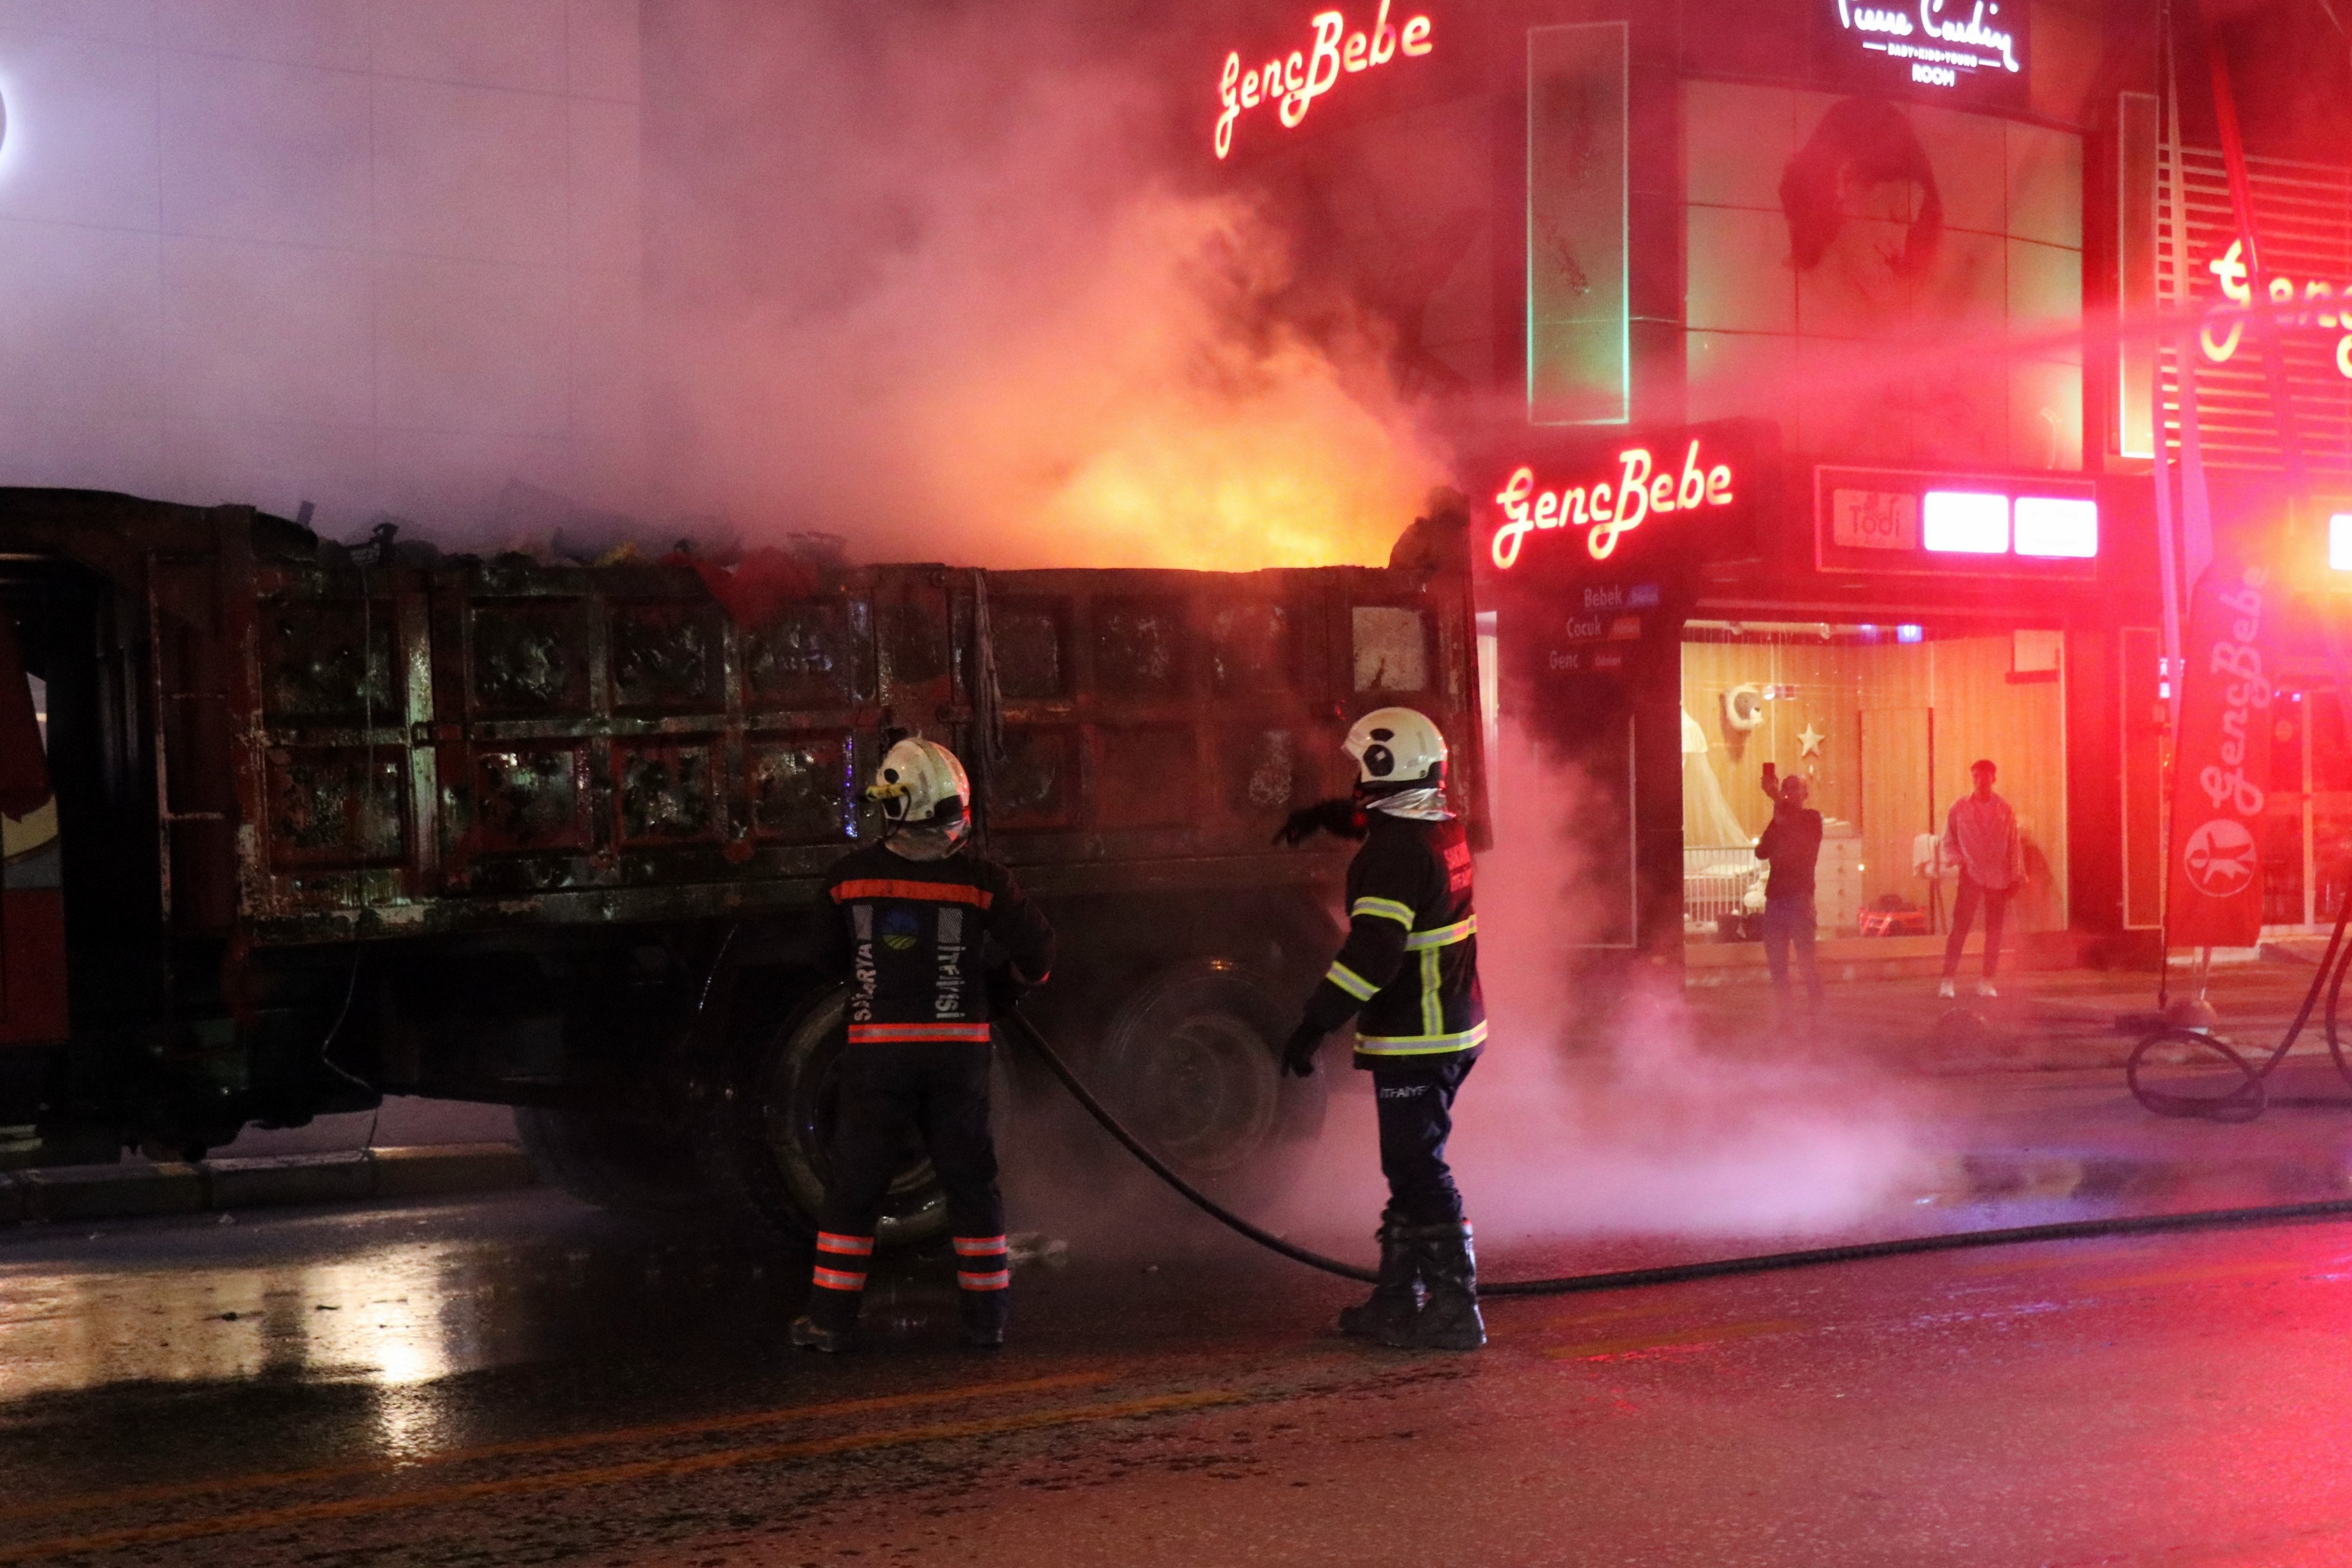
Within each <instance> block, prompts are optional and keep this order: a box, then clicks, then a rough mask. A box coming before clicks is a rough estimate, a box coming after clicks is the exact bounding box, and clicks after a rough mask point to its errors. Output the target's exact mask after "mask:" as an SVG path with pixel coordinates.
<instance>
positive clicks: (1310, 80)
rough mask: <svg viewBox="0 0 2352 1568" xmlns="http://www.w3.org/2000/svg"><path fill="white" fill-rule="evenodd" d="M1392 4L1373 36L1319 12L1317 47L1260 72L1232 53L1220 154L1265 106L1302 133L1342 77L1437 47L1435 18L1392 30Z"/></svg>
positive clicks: (1386, 1) (1221, 84) (1384, 4)
mask: <svg viewBox="0 0 2352 1568" xmlns="http://www.w3.org/2000/svg"><path fill="white" fill-rule="evenodd" d="M1391 3H1392V0H1381V11H1380V16H1379V18H1378V19H1377V20H1375V21H1374V22H1373V24H1372V26H1371V29H1370V31H1369V32H1360V33H1350V32H1349V31H1348V19H1347V17H1346V16H1344V15H1342V14H1341V13H1339V12H1338V11H1320V12H1318V13H1317V14H1316V15H1315V16H1314V18H1313V19H1312V22H1311V23H1310V25H1311V26H1313V27H1314V29H1315V42H1314V44H1313V45H1312V46H1311V47H1307V48H1305V49H1293V50H1291V51H1290V53H1289V54H1288V55H1287V56H1283V55H1277V56H1276V57H1275V58H1273V59H1270V60H1268V61H1266V62H1265V65H1263V66H1260V67H1258V68H1256V69H1255V70H1246V71H1245V70H1244V69H1243V68H1242V56H1241V51H1240V50H1239V49H1236V50H1234V52H1233V53H1232V54H1229V55H1227V56H1226V57H1225V69H1224V74H1223V76H1222V77H1221V78H1220V79H1218V82H1217V101H1218V102H1219V103H1220V104H1221V105H1223V110H1222V111H1221V112H1220V113H1219V114H1218V115H1217V132H1216V137H1215V145H1216V150H1217V156H1218V157H1220V158H1223V157H1224V156H1225V155H1226V154H1227V153H1231V152H1232V151H1233V150H1234V126H1235V125H1236V124H1237V123H1239V122H1240V120H1241V117H1242V116H1243V115H1244V113H1246V112H1247V111H1249V110H1253V109H1255V108H1256V107H1258V105H1260V104H1262V103H1271V104H1273V105H1275V106H1276V115H1277V116H1278V117H1279V118H1280V119H1281V121H1282V123H1283V127H1284V129H1286V130H1291V131H1296V130H1297V129H1298V127H1299V125H1300V124H1301V123H1302V122H1304V121H1305V120H1306V119H1307V110H1309V109H1311V108H1313V107H1314V105H1315V100H1317V99H1318V98H1320V97H1322V96H1323V95H1324V94H1325V93H1327V92H1328V91H1330V90H1331V89H1333V88H1334V87H1336V86H1338V85H1339V78H1340V76H1341V75H1342V74H1346V75H1350V76H1352V75H1354V74H1356V73H1357V72H1360V71H1368V70H1370V69H1372V68H1375V67H1379V66H1384V65H1387V64H1388V63H1389V62H1390V61H1391V60H1392V59H1394V58H1397V57H1398V56H1399V55H1403V56H1405V57H1407V58H1420V57H1421V56H1423V55H1426V54H1428V53H1430V52H1431V51H1432V50H1433V49H1434V48H1435V47H1437V46H1436V45H1435V44H1434V43H1433V41H1432V40H1431V38H1430V21H1429V18H1428V17H1426V16H1414V17H1411V18H1409V19H1408V20H1407V21H1406V22H1405V23H1404V25H1403V26H1391V25H1390V23H1389V6H1390V5H1391ZM1343 38H1344V40H1345V41H1344V42H1343V41H1342V39H1343Z"/></svg>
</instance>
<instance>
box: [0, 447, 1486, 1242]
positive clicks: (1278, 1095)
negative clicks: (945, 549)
mask: <svg viewBox="0 0 2352 1568" xmlns="http://www.w3.org/2000/svg"><path fill="white" fill-rule="evenodd" d="M1433 537H1434V538H1436V539H1438V540H1439V541H1441V547H1440V548H1438V549H1436V550H1434V551H1432V549H1431V547H1430V543H1429V541H1430V539H1431V538H1433ZM1414 539H1415V550H1416V552H1417V553H1420V554H1421V555H1423V557H1424V559H1423V561H1422V563H1420V564H1418V565H1416V566H1414V567H1412V568H1391V569H1370V568H1316V569H1298V570H1275V571H1263V572H1251V573H1236V574H1217V573H1195V572H1173V571H1141V570H1066V571H1024V572H987V571H977V570H970V569H958V568H949V567H944V566H938V565H879V566H868V567H846V566H843V565H841V564H840V563H838V562H837V561H827V560H824V559H822V558H818V559H813V560H800V559H797V558H793V557H787V556H785V555H782V554H780V553H777V552H762V553H761V554H760V555H758V556H755V557H754V558H752V559H751V560H748V561H747V562H745V563H743V565H742V566H741V567H740V568H739V569H737V570H735V571H733V572H731V573H724V572H716V571H714V570H712V569H711V568H709V567H707V566H702V565H698V564H697V563H695V562H693V561H692V560H691V559H690V558H688V557H675V558H672V559H670V560H668V561H666V562H662V563H652V562H646V561H642V560H630V561H625V562H619V563H613V564H606V565H595V566H587V565H570V564H544V563H540V562H537V561H533V560H530V559H528V558H525V557H522V556H514V555H509V556H499V557H490V558H475V557H447V558H444V557H442V556H440V555H439V553H438V552H436V551H434V550H433V549H431V548H430V547H428V546H422V545H416V544H411V543H404V542H399V541H397V540H396V539H394V538H393V537H392V536H390V535H389V534H384V533H380V535H379V537H378V539H377V540H376V541H375V542H373V543H372V544H371V545H369V546H367V547H364V548H362V549H359V550H356V551H354V550H348V549H346V548H344V547H342V546H340V545H336V544H333V543H331V542H323V541H320V539H318V538H317V537H315V536H314V535H312V534H311V533H310V531H307V530H305V529H302V528H299V527H297V526H296V525H294V524H292V523H290V522H287V521H283V520H281V519H276V518H271V517H268V516H267V515H263V514H259V513H256V512H254V511H252V510H248V509H245V508H236V507H223V508H216V509H210V510H196V509H191V508H185V507H177V506H171V505H165V504H162V503H154V502H148V501H141V500H131V499H130V498H126V497H120V496H110V495H101V494H94V493H89V492H76V491H37V490H8V491H0V605H5V609H6V611H7V612H8V613H9V614H10V615H11V616H12V617H13V619H14V621H15V623H16V626H17V627H18V629H19V631H20V634H21V637H20V640H21V641H22V643H23V645H24V648H23V655H22V658H23V662H24V664H25V666H26V671H25V673H26V674H28V675H30V676H31V677H33V678H35V679H36V680H37V682H39V683H40V686H41V688H42V689H43V690H44V694H45V696H46V700H47V751H48V763H49V772H50V773H51V775H52V778H53V781H54V788H55V792H56V814H57V824H58V831H57V837H58V841H59V844H60V847H61V848H62V856H61V861H62V874H61V882H62V887H63V893H64V922H65V949H66V955H67V956H66V963H65V965H64V969H65V973H64V975H63V976H62V984H63V986H64V989H65V994H66V999H67V1004H68V1005H67V1007H66V1008H65V1012H66V1014H67V1016H68V1017H69V1019H70V1027H69V1034H68V1037H66V1038H63V1039H52V1040H47V1041H20V1042H15V1043H7V1044H0V1126H9V1125H23V1124H31V1125H34V1126H36V1127H37V1128H38V1129H39V1131H40V1133H41V1135H42V1137H43V1139H44V1141H45V1142H46V1144H47V1146H49V1147H52V1148H55V1149H58V1150H65V1149H68V1148H71V1149H76V1150H80V1151H84V1152H86V1151H88V1150H89V1149H90V1148H92V1147H94V1146H97V1145H99V1144H104V1145H106V1146H108V1147H112V1146H114V1145H116V1144H121V1143H128V1144H131V1145H145V1146H149V1147H152V1148H157V1149H163V1150H170V1151H172V1152H178V1153H188V1152H194V1151H196V1150H199V1149H201V1148H203V1147H206V1146H216V1145H218V1144H220V1143H222V1142H226V1141H227V1140H228V1139H230V1138H231V1137H233V1136H235V1134H236V1131H237V1130H238V1129H239V1128H240V1127H242V1126H244V1125H246V1124H247V1123H248V1122H255V1121H258V1122H263V1123H267V1124H291V1123H298V1122H299V1121H304V1120H307V1119H308V1118H310V1117H311V1116H314V1115H317V1114H320V1113H322V1112H325V1111H330V1110H349V1109H354V1108H361V1107H364V1106H366V1105H369V1104H373V1102H374V1101H375V1099H376V1097H377V1096H379V1095H381V1094H384V1093H404V1094H427V1095H436V1096H441V1097H447V1098H460V1099H471V1100H488V1101H496V1102H502V1103H508V1104H513V1105H516V1106H519V1107H521V1108H522V1110H521V1111H520V1120H521V1123H522V1126H523V1131H524V1135H525V1140H526V1142H527V1143H529V1144H530V1147H531V1149H532V1152H533V1154H534V1157H535V1158H536V1159H537V1160H538V1161H539V1162H540V1163H541V1166H542V1169H544V1170H545V1171H546V1172H547V1173H549V1174H550V1175H551V1176H552V1177H553V1178H554V1179H556V1180H558V1181H560V1182H561V1183H562V1184H564V1185H566V1186H567V1187H569V1188H571V1189H572V1190H573V1191H575V1192H578V1193H581V1194H583V1195H586V1196H591V1197H593V1198H594V1199H596V1200H597V1201H600V1202H604V1203H608V1204H612V1205H616V1206H623V1207H631V1208H637V1209H654V1210H696V1211H699V1210H707V1209H709V1207H711V1206H712V1205H713V1204H714V1203H734V1204H740V1205H747V1206H748V1207H749V1208H750V1209H751V1211H753V1212H755V1213H757V1214H760V1215H764V1216H765V1217H766V1218H768V1219H770V1220H772V1221H773V1222H775V1223H779V1224H784V1225H790V1224H794V1223H799V1221H800V1220H801V1219H802V1217H803V1216H804V1215H805V1212H806V1209H807V1206H808V1205H809V1203H810V1202H812V1201H813V1196H814V1191H815V1190H816V1189H817V1187H818V1186H819V1185H820V1184H821V1181H822V1161H823V1143H824V1130H825V1122H826V1119H827V1116H828V1114H829V1103H830V1102H829V1099H828V1092H827V1080H828V1072H827V1069H828V1068H829V1066H830V1064H831V1062H832V1060H833V1057H834V1054H835V1052H837V1051H838V1049H839V1048H840V1047H839V1031H838V1027H837V1008H836V1009H835V1011H834V1012H833V1013H831V1014H829V1013H828V1011H827V1006H826V1004H827V1001H828V999H829V996H830V992H829V988H828V986H827V984H825V980H824V977H823V976H820V975H818V974H816V973H814V971H813V970H812V969H811V967H810V963H809V959H808V953H809V951H810V947H809V941H808V936H809V931H810V922H811V921H813V920H814V918H815V909H814V896H815V891H816V888H817V886H818V881H819V879H820V878H821V877H822V874H823V872H824V869H825V868H827V867H828V866H829V865H830V864H831V863H832V861H833V860H835V858H838V857H839V856H840V855H841V854H842V853H843V852H844V851H845V849H846V848H848V847H851V846H853V845H854V844H856V843H857V842H858V841H860V839H861V838H862V837H866V836H869V835H871V834H872V833H874V832H876V831H877V830H878V825H877V823H875V822H874V821H873V820H871V819H870V818H867V817H866V816H863V815H862V814H861V810H860V804H859V786H860V785H861V784H862V783H863V782H864V781H865V779H866V777H867V775H869V774H870V773H871V772H872V770H873V768H874V766H875V764H876V763H877V761H878V759H879V757H880V755H881V753H882V752H883V751H884V750H885V749H887V745H888V743H889V742H890V741H891V740H893V739H895V738H896V737H897V736H898V735H900V734H905V733H918V734H922V735H926V736H929V737H930V738H932V739H935V740H938V741H940V742H944V743H946V744H948V745H950V747H952V748H954V749H955V750H956V751H957V752H958V753H959V754H960V755H961V756H962V757H963V758H964V759H965V760H966V762H967V764H968V765H969V766H970V768H971V772H972V773H973V775H974V783H975V793H976V794H977V795H979V796H980V797H981V801H982V808H983V813H984V815H983V819H982V829H983V832H984V835H985V838H986V843H987V846H988V847H989V849H990V851H991V852H992V853H993V854H995V855H997V856H999V857H1001V858H1004V859H1006V860H1007V861H1009V862H1010V863H1012V864H1013V866H1014V867H1015V868H1017V870H1018V872H1019V874H1020V876H1021V877H1022V879H1023V881H1024V884H1025V885H1026V886H1028V887H1029V888H1030V889H1032V890H1033V891H1034V893H1036V894H1037V895H1038V896H1039V897H1040V898H1041V899H1043V900H1045V902H1046V904H1047V907H1048V910H1049V913H1050V914H1051V915H1052V917H1053V918H1054V920H1055V924H1056V925H1057V926H1058V927H1059V928H1060V929H1061V930H1062V931H1063V932H1064V933H1065V953H1066V956H1065V958H1064V959H1063V961H1062V963H1061V972H1060V974H1059V975H1058V976H1057V979H1056V983H1055V985H1054V986H1053V987H1052V988H1050V989H1049V991H1048V992H1047V993H1046V994H1045V997H1043V998H1041V999H1040V1005H1041V1006H1043V1007H1044V1008H1045V1009H1046V1010H1047V1012H1048V1013H1049V1014H1050V1016H1051V1020H1052V1021H1053V1022H1054V1023H1055V1025H1057V1026H1059V1028H1060V1030H1061V1032H1062V1033H1063V1034H1064V1035H1065V1036H1066V1037H1067V1038H1068V1039H1069V1040H1071V1041H1072V1042H1073V1043H1074V1044H1076V1045H1079V1046H1080V1047H1082V1049H1083V1051H1084V1053H1085V1054H1086V1055H1087V1056H1088V1057H1089V1058H1090V1060H1091V1064H1092V1066H1093V1067H1094V1068H1095V1069H1096V1070H1097V1073H1098V1074H1100V1075H1102V1076H1103V1077H1104V1079H1105V1080H1106V1087H1107V1088H1108V1090H1109V1092H1110V1093H1111V1094H1112V1095H1113V1096H1114V1097H1115V1098H1118V1099H1119V1100H1121V1101H1122V1104H1123V1106H1124V1108H1125V1109H1126V1110H1129V1113H1130V1114H1132V1115H1134V1116H1135V1117H1136V1118H1137V1119H1138V1120H1139V1121H1140V1122H1142V1123H1143V1124H1144V1126H1145V1128H1146V1130H1147V1131H1151V1132H1153V1133H1154V1134H1155V1135H1157V1136H1158V1137H1159V1138H1160V1140H1161V1141H1162V1142H1163V1143H1164V1145H1165V1146H1166V1147H1167V1148H1168V1149H1169V1150H1170V1152H1171V1153H1172V1154H1173V1155H1174V1156H1175V1157H1177V1158H1178V1159H1179V1160H1180V1162H1182V1163H1188V1164H1189V1165H1190V1166H1191V1167H1192V1169H1195V1170H1198V1171H1202V1172H1204V1173H1213V1172H1217V1171H1222V1170H1227V1169H1232V1168H1234V1167H1237V1166H1239V1165H1241V1164H1244V1163H1248V1162H1250V1161H1251V1160H1253V1159H1255V1158H1258V1157H1260V1156H1261V1155H1262V1154H1264V1153H1265V1152H1266V1151H1268V1150H1270V1149H1274V1148H1276V1147H1278V1146H1280V1145H1281V1144H1283V1143H1284V1142H1287V1141H1295V1140H1297V1139H1299V1138H1303V1137H1306V1136H1307V1135H1309V1134H1311V1132H1312V1131H1313V1130H1314V1128H1315V1126H1316V1125H1317V1124H1318V1121H1319V1116H1320V1100H1319V1098H1318V1096H1319V1094H1320V1092H1321V1087H1322V1086H1321V1085H1320V1084H1319V1083H1310V1084H1308V1085H1306V1086H1300V1085H1298V1084H1297V1083H1296V1082H1295V1081H1293V1080H1285V1079H1282V1078H1281V1077H1280V1076H1279V1075H1278V1074H1277V1073H1276V1072H1275V1071H1274V1056H1275V1048H1276V1041H1278V1040H1279V1039H1280V1037H1281V1035H1282V1033H1283V1031H1284V1030H1285V1029H1286V1026H1287V1025H1288V1023H1289V1022H1290V1021H1291V1015H1292V1014H1293V1013H1294V1012H1295V1009H1296V1005H1297V1001H1298V998H1299V997H1300V996H1301V995H1302V994H1304V990H1305V987H1306V986H1307V984H1308V983H1310V982H1311V979H1312V977H1313V974H1314V973H1315V972H1316V970H1317V969H1318V968H1319V965H1320V963H1321V962H1322V961H1323V960H1324V959H1325V958H1326V957H1328V951H1329V948H1330V946H1331V944H1332V943H1333V942H1334V941H1335V940H1336V924H1335V921H1334V903H1335V900H1334V889H1335V887H1336V883H1337V879H1338V876H1339V871H1340V869H1341V868H1342V867H1343V866H1344V863H1345V847H1344V846H1331V845H1328V841H1327V842H1326V844H1325V846H1324V847H1318V848H1303V849H1277V848H1275V847H1273V846H1272V844H1271V841H1270V840H1271V835H1272V833H1273V830H1274V828H1275V827H1276V826H1278V825H1279V824H1280V822H1281V821H1282V819H1283V817H1284V816H1286V814H1287V813H1288V812H1289V811H1290V810H1291V809H1293V808H1294V807H1296V806H1297V805H1302V804H1304V803H1306V802H1307V801H1310V800H1314V799H1317V798H1319V797H1321V796H1324V795H1333V794H1339V793H1343V792H1344V791H1345V789H1346V788H1347V786H1348V784H1349V773H1348V770H1347V767H1346V763H1345V759H1344V758H1343V757H1341V756H1340V754H1339V739H1340V737H1341V736H1342V735H1343V734H1344V733H1345V731H1346V729H1347V726H1348V724H1349V721H1351V720H1352V719H1353V718H1354V717H1355V716H1356V715H1357V714H1358V713H1360V712H1361V711H1363V710H1366V709H1369V708H1371V707H1377V706H1381V705H1384V704H1387V703H1391V702H1402V703H1410V704H1412V705H1414V706H1417V707H1421V708H1423V709H1424V710H1428V711H1430V712H1431V713H1432V715H1433V717H1435V718H1436V719H1437V720H1438V721H1439V722H1440V723H1441V724H1443V725H1444V728H1445V730H1446V731H1447V734H1448V737H1449V739H1450V740H1451V742H1453V745H1454V754H1455V757H1456V758H1457V764H1456V768H1455V774H1454V779H1455V785H1456V788H1457V792H1458V793H1459V795H1460V796H1461V799H1462V802H1463V804H1464V805H1465V807H1467V808H1468V809H1470V810H1472V811H1473V812H1474V814H1475V813H1476V812H1477V811H1479V810H1480V809H1482V806H1483V798H1484V790H1483V779H1482V777H1481V773H1480V751H1479V726H1478V721H1477V711H1478V709H1477V682H1476V679H1475V643H1474V637H1473V632H1472V625H1473V618H1472V614H1471V606H1470V602H1469V586H1468V577H1467V573H1466V570H1465V566H1464V563H1463V562H1462V560H1461V556H1460V546H1459V542H1458V540H1457V539H1456V538H1455V537H1454V535H1452V534H1449V533H1447V532H1445V531H1443V530H1435V531H1431V530H1417V531H1416V533H1415V535H1414ZM714 589H716V590H717V592H716V593H714ZM6 978H9V979H11V980H12V981H13V980H16V977H6ZM50 983H51V984H57V983H58V977H55V976H52V977H51V979H50ZM20 987H21V983H20ZM0 994H5V993H0ZM902 1185H904V1186H905V1187H906V1189H907V1190H906V1191H905V1192H904V1193H902V1194H900V1195H899V1196H900V1199H902V1200H903V1201H897V1212H896V1215H895V1217H894V1220H893V1227H894V1229H896V1230H897V1231H898V1233H900V1234H902V1235H908V1236H911V1235H919V1234H922V1233H923V1232H924V1231H926V1230H927V1229H929V1228H932V1227H935V1226H936V1223H937V1220H938V1217H939V1216H938V1214H937V1206H938V1205H937V1203H936V1197H935V1194H931V1193H930V1192H929V1189H928V1187H927V1185H926V1184H924V1183H922V1182H921V1181H920V1180H919V1173H916V1174H912V1175H910V1178H909V1181H908V1183H907V1184H902ZM894 1201H896V1200H894Z"/></svg>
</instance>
